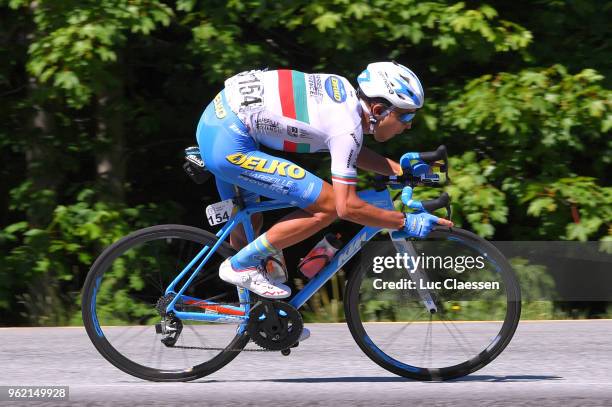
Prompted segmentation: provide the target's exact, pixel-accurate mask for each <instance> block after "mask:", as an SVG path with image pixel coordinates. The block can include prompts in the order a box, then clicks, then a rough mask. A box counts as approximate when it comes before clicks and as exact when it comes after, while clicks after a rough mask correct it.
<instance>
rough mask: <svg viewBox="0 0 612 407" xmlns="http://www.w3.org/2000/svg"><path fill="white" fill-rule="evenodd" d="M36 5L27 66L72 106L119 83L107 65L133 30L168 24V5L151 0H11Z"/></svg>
mask: <svg viewBox="0 0 612 407" xmlns="http://www.w3.org/2000/svg"><path fill="white" fill-rule="evenodd" d="M28 3H30V4H29V7H30V8H31V9H33V13H34V22H35V24H36V27H37V30H38V31H40V32H41V33H44V35H39V36H37V37H36V39H35V41H33V42H32V44H31V45H30V49H29V55H30V60H29V62H28V71H29V72H30V73H31V74H32V75H33V76H34V77H35V78H37V79H38V80H39V81H40V82H41V83H50V84H51V85H52V87H53V88H54V89H55V90H57V91H61V92H62V93H63V94H64V95H65V96H66V98H67V102H68V104H69V105H70V106H74V107H82V106H84V105H85V104H86V103H88V102H89V101H90V98H91V96H92V94H94V93H100V92H102V91H103V90H104V89H105V87H108V86H117V85H116V83H115V80H116V79H115V78H113V76H112V75H109V69H110V68H111V67H112V66H113V65H116V64H117V63H118V62H121V61H118V58H119V57H118V52H119V51H120V50H121V47H122V46H123V45H124V44H125V42H126V40H127V36H128V34H129V33H132V34H138V33H141V34H143V35H148V34H150V33H151V32H152V31H153V30H155V29H156V28H157V26H158V25H163V26H167V25H168V24H170V21H171V18H172V16H173V15H174V14H173V11H172V9H171V8H170V7H168V6H167V5H165V4H163V3H162V2H159V1H153V0H137V1H128V0H104V1H89V2H83V1H62V2H57V1H53V0H49V1H36V2H25V1H24V2H17V1H15V2H13V4H12V6H13V7H15V6H18V5H26V4H28Z"/></svg>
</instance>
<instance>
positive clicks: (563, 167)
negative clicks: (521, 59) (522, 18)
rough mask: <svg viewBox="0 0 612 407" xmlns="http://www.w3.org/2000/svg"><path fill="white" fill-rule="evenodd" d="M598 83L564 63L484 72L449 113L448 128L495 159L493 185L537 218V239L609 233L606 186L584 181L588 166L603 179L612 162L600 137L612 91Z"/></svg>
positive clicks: (609, 117)
mask: <svg viewBox="0 0 612 407" xmlns="http://www.w3.org/2000/svg"><path fill="white" fill-rule="evenodd" d="M601 80H602V76H601V75H599V74H597V72H595V71H594V70H592V69H585V70H583V71H582V72H580V73H578V74H576V75H570V74H568V73H567V72H566V71H565V69H564V68H563V67H562V66H559V65H555V66H553V67H551V68H548V69H542V70H534V69H528V70H524V71H521V72H519V73H517V74H512V73H500V74H497V75H495V76H492V75H485V76H482V77H480V78H478V79H475V80H473V81H471V82H470V83H468V84H467V85H466V86H465V88H464V89H463V90H461V91H457V92H456V93H454V95H455V99H454V100H453V101H451V102H450V103H449V104H448V105H447V106H446V107H445V109H444V112H443V122H444V125H445V126H448V127H449V128H451V129H452V128H456V129H458V130H460V131H461V132H462V133H465V134H468V135H469V139H470V141H472V143H473V144H472V145H473V146H474V147H476V148H478V149H482V150H484V151H486V154H487V155H489V156H491V157H496V162H498V163H499V164H498V166H497V168H496V170H495V171H494V173H493V176H492V180H493V182H494V183H495V184H498V185H500V184H501V186H502V190H504V191H505V192H507V193H509V194H511V195H512V196H513V197H514V198H515V199H516V200H517V201H518V204H527V206H526V207H525V206H523V209H522V210H524V211H525V213H526V214H528V215H530V216H535V217H538V218H540V220H541V226H540V228H539V229H538V234H539V237H540V238H549V239H553V240H554V239H557V238H562V239H578V240H586V239H588V238H602V237H603V236H605V235H607V234H609V233H610V231H609V228H610V223H611V221H612V214H611V212H610V192H609V188H604V187H601V186H600V185H598V183H597V179H596V178H595V177H584V176H579V174H580V172H583V171H584V170H585V168H589V167H590V169H589V170H588V171H590V172H591V173H593V174H601V176H603V175H604V174H605V173H606V170H605V168H606V167H608V166H609V164H610V154H609V153H610V150H611V149H612V139H610V138H609V137H604V136H603V135H604V134H605V133H607V132H608V131H609V129H610V123H612V92H611V91H609V90H607V89H604V88H603V87H602V86H601V85H600V84H599V83H600V82H601ZM595 146H597V147H595ZM572 207H574V209H573V210H574V211H578V212H580V214H581V216H580V220H579V219H578V218H577V217H576V215H574V218H575V219H573V221H572V215H571V212H570V210H571V208H572ZM605 224H607V225H608V226H607V228H608V230H607V231H606V230H602V228H601V226H602V225H605ZM560 228H561V230H560ZM562 229H565V230H564V231H563V230H562Z"/></svg>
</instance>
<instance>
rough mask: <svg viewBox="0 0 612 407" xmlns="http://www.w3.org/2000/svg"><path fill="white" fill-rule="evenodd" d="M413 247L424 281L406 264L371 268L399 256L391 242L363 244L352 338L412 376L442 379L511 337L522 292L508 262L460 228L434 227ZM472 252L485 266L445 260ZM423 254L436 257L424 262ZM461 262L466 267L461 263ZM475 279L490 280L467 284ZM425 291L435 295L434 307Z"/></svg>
mask: <svg viewBox="0 0 612 407" xmlns="http://www.w3.org/2000/svg"><path fill="white" fill-rule="evenodd" d="M411 245H412V247H413V248H414V253H413V254H415V255H416V257H420V258H421V259H422V260H421V261H422V262H423V263H422V264H423V265H421V266H420V267H419V269H420V270H421V271H424V272H425V277H424V279H421V280H423V281H419V280H420V279H419V278H418V277H415V276H414V274H411V275H408V273H409V271H407V269H406V268H405V267H390V268H385V269H384V271H383V272H379V273H375V272H374V271H373V269H374V267H373V265H374V262H378V261H377V260H374V258H375V257H383V256H395V255H396V253H397V250H396V248H395V247H394V246H393V245H392V244H391V243H390V242H385V243H374V244H373V247H372V249H371V250H368V249H367V247H368V246H366V247H365V248H364V250H362V253H363V254H362V261H361V263H360V266H359V267H358V269H357V270H354V272H353V274H352V275H351V279H350V281H349V284H348V285H347V294H346V298H347V301H345V312H346V314H347V322H348V324H349V328H350V330H351V333H352V335H353V337H354V339H355V341H356V342H357V343H358V345H359V346H360V347H361V349H362V350H363V351H364V352H365V353H366V354H367V355H368V356H369V357H370V358H371V359H372V360H373V361H375V362H376V363H377V364H379V365H380V366H382V367H384V368H385V369H387V370H389V371H391V372H393V373H396V374H398V375H401V376H404V377H409V378H412V379H418V380H446V379H451V378H456V377H460V376H464V375H466V374H469V373H471V372H474V371H476V370H478V369H480V368H482V367H483V366H485V365H487V364H488V363H490V362H491V361H492V360H493V359H495V357H497V356H498V355H499V354H500V353H501V351H502V350H503V349H504V348H505V347H506V346H507V344H508V343H509V342H510V339H511V338H512V336H513V334H514V331H515V330H516V326H517V324H518V320H519V318H520V290H519V286H518V282H517V280H516V277H515V276H514V273H513V271H512V269H511V266H510V264H509V263H508V262H507V261H506V259H505V258H504V257H503V255H502V254H501V253H500V252H499V251H498V250H497V249H496V248H495V247H494V246H493V245H491V244H490V243H489V242H486V241H485V240H483V239H481V238H479V237H478V236H476V235H474V234H472V233H470V232H467V231H464V230H461V229H452V230H451V229H447V228H436V229H435V230H434V232H432V233H431V234H430V238H429V239H428V240H426V241H413V242H411ZM470 256H471V257H473V258H480V262H481V263H482V264H483V267H482V268H479V267H471V268H470V269H469V270H468V269H467V268H465V260H454V261H453V260H448V258H453V259H459V258H468V257H470ZM439 257H441V258H442V260H444V259H446V260H448V263H446V264H444V262H443V261H442V262H438V261H437V259H438V258H439ZM424 259H435V260H434V261H432V264H427V267H425V263H424V261H425V260H424ZM461 262H463V266H464V267H461V266H459V267H458V264H459V263H461ZM451 263H452V264H451ZM470 263H471V262H470ZM474 264H476V262H475V263H474ZM478 265H479V266H480V263H478ZM402 266H405V264H402ZM445 266H446V267H445ZM449 266H450V267H449ZM411 268H414V264H413V265H412V266H409V270H410V269H411ZM462 268H463V270H462V271H461V272H459V271H458V270H460V269H462ZM378 271H380V267H378ZM417 276H418V274H417ZM409 281H413V283H412V284H411V283H409ZM447 281H448V282H447ZM480 282H482V283H489V285H488V286H482V288H478V289H475V288H472V286H474V283H480ZM384 283H387V284H384ZM489 286H490V287H491V288H484V287H489ZM423 287H425V288H424V289H422V290H420V291H419V290H417V288H423ZM465 287H470V288H465ZM423 293H425V294H426V293H429V294H431V295H432V299H433V300H434V303H435V308H434V311H435V313H432V312H431V310H430V309H429V308H428V307H427V306H426V304H425V301H424V294H423Z"/></svg>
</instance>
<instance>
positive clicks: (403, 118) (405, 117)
mask: <svg viewBox="0 0 612 407" xmlns="http://www.w3.org/2000/svg"><path fill="white" fill-rule="evenodd" d="M414 115H416V112H412V113H402V114H400V115H398V116H397V118H398V119H399V121H400V122H402V123H403V124H408V123H410V122H411V121H412V119H414Z"/></svg>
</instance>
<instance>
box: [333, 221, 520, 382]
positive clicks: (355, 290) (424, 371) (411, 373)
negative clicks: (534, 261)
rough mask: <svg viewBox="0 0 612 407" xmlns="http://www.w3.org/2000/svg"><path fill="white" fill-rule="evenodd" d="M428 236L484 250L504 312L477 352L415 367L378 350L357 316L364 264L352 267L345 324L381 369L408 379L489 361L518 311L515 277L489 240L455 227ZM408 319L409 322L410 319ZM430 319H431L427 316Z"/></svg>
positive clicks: (464, 371)
mask: <svg viewBox="0 0 612 407" xmlns="http://www.w3.org/2000/svg"><path fill="white" fill-rule="evenodd" d="M428 238H432V239H435V240H438V239H439V240H447V239H449V238H450V239H453V240H456V241H461V242H463V244H465V245H469V246H471V247H472V248H474V249H475V250H480V251H481V252H484V253H487V255H488V256H489V258H491V259H493V261H495V262H497V265H498V266H499V270H498V272H499V273H500V274H501V277H502V278H503V280H504V282H505V284H506V287H507V288H506V291H507V294H506V304H507V308H506V315H505V318H504V320H503V324H502V325H501V329H500V330H499V333H498V337H497V338H496V342H494V343H493V342H492V344H491V345H492V346H489V347H487V348H485V349H483V350H482V351H481V352H480V353H479V354H478V355H476V356H475V357H473V358H471V359H470V360H466V361H464V362H463V363H459V364H455V365H452V366H442V367H435V368H430V367H418V366H414V365H412V364H409V363H408V361H406V362H405V363H404V362H403V361H399V360H397V359H396V358H394V357H392V356H390V355H388V354H386V353H385V352H384V351H382V350H381V349H380V348H379V347H378V346H377V345H376V344H375V343H373V341H372V339H371V338H370V337H369V336H368V334H367V332H366V329H365V328H364V322H363V321H362V320H361V313H360V309H359V295H360V286H361V282H362V279H363V278H364V274H365V273H366V270H367V268H366V267H358V269H356V270H352V272H351V274H350V276H349V281H348V284H347V286H346V289H345V297H344V298H345V301H344V308H345V314H346V319H347V324H348V326H349V330H350V332H351V335H352V336H353V339H354V340H355V342H356V343H357V345H358V346H359V347H360V348H361V350H362V351H363V352H364V353H365V354H366V355H367V356H368V357H369V358H370V359H371V360H372V361H374V362H375V363H376V364H378V365H379V366H381V367H383V368H384V369H386V370H388V371H390V372H392V373H395V374H397V375H399V376H403V377H406V378H409V379H415V380H420V381H438V380H449V379H454V378H458V377H462V376H465V375H468V374H470V373H472V372H475V371H477V370H479V369H481V368H483V367H484V366H486V365H487V364H489V363H490V362H491V361H493V360H494V359H495V358H496V357H497V356H499V355H500V354H501V352H502V351H503V350H504V349H505V348H506V346H507V345H508V344H509V343H510V340H511V339H512V337H513V335H514V332H515V331H516V328H517V326H518V322H519V319H520V313H521V297H520V288H519V284H518V280H517V278H516V276H515V274H514V272H513V271H512V268H511V266H510V264H509V263H508V261H507V260H506V258H505V257H504V256H503V255H502V254H501V253H500V252H499V250H497V249H496V248H495V246H493V245H492V244H491V243H489V242H487V241H486V240H484V239H482V238H480V237H479V236H477V235H475V234H473V233H471V232H468V231H466V230H463V229H459V228H446V227H436V228H434V230H433V231H432V232H431V233H430V235H429V236H428ZM410 323H412V322H410ZM430 323H431V320H430Z"/></svg>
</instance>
